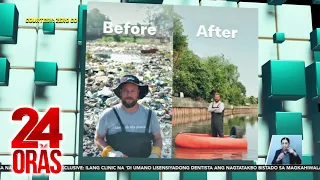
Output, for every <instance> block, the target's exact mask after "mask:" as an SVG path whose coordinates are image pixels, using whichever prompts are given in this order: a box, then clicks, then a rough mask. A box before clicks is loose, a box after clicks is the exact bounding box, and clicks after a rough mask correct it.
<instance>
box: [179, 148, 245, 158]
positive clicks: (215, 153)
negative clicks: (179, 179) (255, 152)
mask: <svg viewBox="0 0 320 180" xmlns="http://www.w3.org/2000/svg"><path fill="white" fill-rule="evenodd" d="M247 153H248V152H247V149H190V148H180V147H178V148H177V147H176V148H175V150H174V154H175V158H179V159H232V160H234V159H243V158H246V157H247Z"/></svg>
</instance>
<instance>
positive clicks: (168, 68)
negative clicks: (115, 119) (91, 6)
mask: <svg viewBox="0 0 320 180" xmlns="http://www.w3.org/2000/svg"><path fill="white" fill-rule="evenodd" d="M171 47H172V45H169V44H166V45H154V46H151V45H142V44H137V43H115V42H108V43H97V42H88V43H87V60H86V69H85V84H86V87H85V110H84V111H85V112H84V113H85V117H84V133H85V134H84V143H83V153H84V154H83V155H84V156H100V151H99V150H98V148H97V147H96V146H95V145H94V141H93V138H94V133H95V129H96V124H97V122H98V120H99V115H100V113H101V112H102V111H103V110H105V109H106V108H108V107H112V106H114V105H116V104H118V103H120V99H119V98H118V97H116V96H115V94H114V93H113V92H112V89H113V88H115V87H116V86H117V85H118V83H119V81H120V78H121V77H122V76H123V75H126V74H133V75H136V76H137V77H138V78H139V79H140V80H142V81H143V82H144V83H146V84H148V85H149V91H150V92H149V94H148V95H147V96H146V97H145V98H143V99H141V100H139V103H141V104H143V105H145V106H146V107H149V108H151V109H153V110H154V111H155V112H156V113H157V116H158V120H159V122H160V127H161V130H162V138H163V151H162V156H163V158H170V157H171V146H172V134H171V133H172V125H171V120H172V117H171V116H172V114H171V112H172V111H171V107H172V96H171V94H172V59H171V54H172V53H171V52H172V49H171Z"/></svg>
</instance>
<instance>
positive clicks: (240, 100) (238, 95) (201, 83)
mask: <svg viewBox="0 0 320 180" xmlns="http://www.w3.org/2000/svg"><path fill="white" fill-rule="evenodd" d="M173 13H174V12H173ZM173 17H174V25H173V27H174V28H173V40H174V41H173V50H174V52H173V54H174V57H173V71H174V77H173V82H174V83H173V90H174V92H175V93H179V92H183V93H184V96H185V97H190V98H192V99H199V98H201V99H204V100H206V101H210V100H211V99H212V95H211V91H212V90H215V91H216V92H219V93H221V95H222V100H223V101H224V102H226V103H228V104H230V105H236V106H240V105H247V104H257V103H258V101H257V98H256V97H253V96H252V97H248V98H247V97H246V88H245V86H244V85H243V84H242V83H241V82H240V81H239V76H240V74H239V72H238V69H237V66H235V65H233V64H231V63H230V62H229V60H228V59H227V58H225V57H224V55H218V56H212V57H206V58H200V57H199V56H198V55H196V54H195V53H194V52H192V51H191V50H190V49H189V48H188V37H187V36H185V35H184V34H183V32H184V29H183V25H182V23H181V17H179V16H178V14H174V15H173Z"/></svg>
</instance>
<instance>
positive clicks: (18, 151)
mask: <svg viewBox="0 0 320 180" xmlns="http://www.w3.org/2000/svg"><path fill="white" fill-rule="evenodd" d="M25 116H28V117H29V120H28V122H27V123H26V124H25V125H24V127H23V128H22V129H21V130H20V132H19V133H18V134H17V135H16V137H15V138H13V140H12V142H11V148H12V149H15V150H14V151H13V154H12V170H13V172H15V173H17V174H22V173H27V174H30V173H31V174H40V173H42V172H45V173H46V174H49V173H54V174H57V173H60V172H61V170H62V165H61V163H60V162H59V160H58V159H57V157H60V156H62V153H61V151H60V150H59V148H60V141H61V140H63V136H62V133H60V110H59V108H56V107H54V108H50V109H49V110H48V111H47V112H46V113H45V115H44V116H43V118H42V119H40V121H39V114H38V112H37V111H36V110H34V109H32V108H19V109H17V110H15V111H14V112H13V114H12V120H13V121H22V118H23V117H25ZM47 127H49V132H48V133H44V130H45V129H46V128H47ZM40 141H48V142H49V147H48V144H47V143H42V144H41V143H40Z"/></svg>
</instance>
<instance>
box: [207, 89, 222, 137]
mask: <svg viewBox="0 0 320 180" xmlns="http://www.w3.org/2000/svg"><path fill="white" fill-rule="evenodd" d="M212 94H213V95H214V101H213V102H212V103H210V104H209V107H208V111H209V112H210V113H211V132H212V137H218V136H219V137H224V134H223V116H224V104H223V102H221V101H220V94H219V93H215V92H213V93H212Z"/></svg>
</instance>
